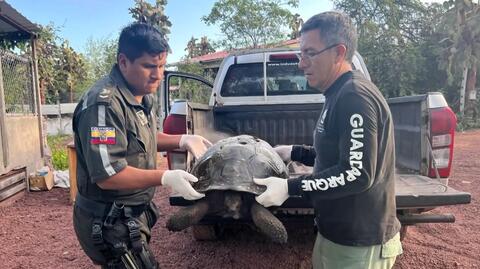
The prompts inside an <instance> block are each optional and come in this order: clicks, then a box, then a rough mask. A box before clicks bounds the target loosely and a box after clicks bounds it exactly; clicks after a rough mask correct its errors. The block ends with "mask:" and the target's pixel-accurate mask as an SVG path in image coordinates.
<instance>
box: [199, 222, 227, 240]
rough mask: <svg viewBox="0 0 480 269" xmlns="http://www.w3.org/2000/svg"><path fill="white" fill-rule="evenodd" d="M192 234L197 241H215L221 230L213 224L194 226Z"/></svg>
mask: <svg viewBox="0 0 480 269" xmlns="http://www.w3.org/2000/svg"><path fill="white" fill-rule="evenodd" d="M192 234H193V238H195V240H197V241H215V240H217V239H218V238H219V237H220V235H221V228H220V227H218V226H216V225H214V224H196V225H193V226H192Z"/></svg>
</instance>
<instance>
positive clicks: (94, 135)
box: [90, 127, 116, 145]
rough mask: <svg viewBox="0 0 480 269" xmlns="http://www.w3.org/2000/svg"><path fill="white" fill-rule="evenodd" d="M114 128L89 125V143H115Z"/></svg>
mask: <svg viewBox="0 0 480 269" xmlns="http://www.w3.org/2000/svg"><path fill="white" fill-rule="evenodd" d="M115 143H116V139H115V128H114V127H91V128H90V144H92V145H99V144H106V145H115Z"/></svg>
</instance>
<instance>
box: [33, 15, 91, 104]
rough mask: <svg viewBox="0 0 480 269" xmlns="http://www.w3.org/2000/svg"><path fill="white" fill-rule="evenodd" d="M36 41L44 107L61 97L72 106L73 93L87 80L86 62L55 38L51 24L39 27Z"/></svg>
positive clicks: (65, 42) (55, 29)
mask: <svg viewBox="0 0 480 269" xmlns="http://www.w3.org/2000/svg"><path fill="white" fill-rule="evenodd" d="M40 28H41V32H40V34H39V38H38V40H37V59H38V76H39V84H40V91H41V92H42V95H44V97H45V103H47V104H55V103H57V101H59V98H60V97H62V96H63V97H64V98H63V99H64V100H60V101H67V102H72V101H74V100H75V99H76V98H75V96H74V89H76V88H77V87H78V86H79V85H81V83H82V82H83V81H84V79H85V78H86V74H87V67H86V63H85V58H84V56H83V55H82V54H80V53H77V52H76V51H75V50H74V49H73V48H72V47H70V45H69V43H68V41H67V40H64V39H62V38H60V37H59V36H58V35H57V32H58V28H56V27H55V26H54V25H53V24H49V25H47V26H40Z"/></svg>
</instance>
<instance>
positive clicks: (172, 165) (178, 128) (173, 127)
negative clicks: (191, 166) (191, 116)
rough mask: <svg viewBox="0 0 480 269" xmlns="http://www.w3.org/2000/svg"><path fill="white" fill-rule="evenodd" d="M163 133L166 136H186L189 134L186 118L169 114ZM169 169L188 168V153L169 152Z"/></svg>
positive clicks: (164, 123)
mask: <svg viewBox="0 0 480 269" xmlns="http://www.w3.org/2000/svg"><path fill="white" fill-rule="evenodd" d="M163 132H164V133H166V134H185V133H186V132H187V123H186V116H185V115H179V114H169V115H168V116H167V118H166V119H165V121H164V122H163ZM167 161H168V169H170V170H173V169H182V170H185V169H186V168H187V165H186V164H187V153H186V152H185V151H175V150H174V151H167Z"/></svg>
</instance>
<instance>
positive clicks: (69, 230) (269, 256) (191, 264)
mask: <svg viewBox="0 0 480 269" xmlns="http://www.w3.org/2000/svg"><path fill="white" fill-rule="evenodd" d="M455 140H456V141H455V143H456V144H455V148H456V151H455V157H454V169H453V174H452V176H451V178H450V183H449V184H450V185H451V186H452V187H454V188H456V189H459V190H464V191H468V192H470V193H471V194H472V203H471V204H469V205H461V206H453V207H444V208H440V209H436V210H434V212H437V213H453V214H454V215H455V216H456V223H453V224H421V225H417V226H413V227H409V231H408V235H407V238H406V239H405V240H404V242H403V247H404V254H403V255H402V256H400V257H399V258H398V260H397V264H396V266H395V268H396V269H406V268H428V269H433V268H480V258H479V257H480V212H479V204H478V198H477V197H479V195H480V184H478V182H477V181H479V180H480V179H477V177H478V175H480V160H479V158H478V157H479V156H480V155H479V153H478V152H479V150H480V146H479V144H478V141H480V130H474V131H468V132H464V133H458V134H457V137H456V139H455ZM68 199H69V193H68V190H65V189H53V190H52V191H49V192H32V193H28V194H26V195H25V196H24V197H23V198H20V199H19V200H18V201H16V202H14V203H13V204H11V205H8V206H4V207H0V257H1V259H0V268H2V269H3V268H55V269H62V268H94V266H93V264H92V263H91V262H90V260H89V259H88V258H87V257H86V256H85V255H84V254H83V252H82V250H81V249H80V246H79V244H78V242H77V240H76V238H75V235H74V232H73V227H72V220H71V215H72V206H71V205H70V203H69V200H68ZM155 201H156V202H157V204H158V206H159V208H160V210H161V212H162V217H161V219H160V221H159V223H157V225H156V226H155V228H154V230H153V240H152V243H151V244H152V249H153V251H154V252H155V255H156V256H157V259H158V261H159V262H160V264H161V266H162V268H221V267H226V268H242V269H244V268H310V267H311V263H310V255H311V249H312V247H313V240H314V234H313V233H312V232H311V230H309V229H298V228H295V227H287V229H288V232H289V242H288V244H286V245H282V246H279V245H275V244H272V243H269V242H266V241H265V239H264V238H263V237H262V236H259V235H258V234H257V233H255V232H253V231H251V230H248V229H247V230H242V231H230V232H229V233H228V234H227V236H226V237H225V238H224V239H222V240H220V241H217V242H196V241H194V240H193V239H192V237H191V234H190V232H181V233H172V232H169V231H167V230H166V228H165V220H166V218H167V216H168V215H170V214H171V213H172V212H174V211H175V210H176V209H175V208H171V207H170V206H169V204H168V191H167V190H165V189H162V188H159V190H158V191H157V194H156V196H155Z"/></svg>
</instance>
